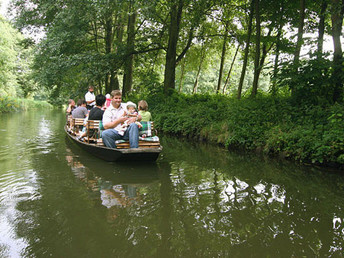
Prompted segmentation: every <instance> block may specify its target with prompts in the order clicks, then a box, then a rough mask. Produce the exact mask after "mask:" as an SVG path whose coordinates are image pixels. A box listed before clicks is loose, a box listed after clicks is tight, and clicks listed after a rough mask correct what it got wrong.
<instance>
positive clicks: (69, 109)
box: [66, 99, 75, 115]
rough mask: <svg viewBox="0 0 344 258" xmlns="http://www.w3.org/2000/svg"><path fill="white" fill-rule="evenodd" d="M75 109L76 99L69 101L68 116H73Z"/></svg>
mask: <svg viewBox="0 0 344 258" xmlns="http://www.w3.org/2000/svg"><path fill="white" fill-rule="evenodd" d="M74 109H75V101H74V99H69V100H68V107H67V109H66V114H67V115H71V114H72V111H73V110H74Z"/></svg>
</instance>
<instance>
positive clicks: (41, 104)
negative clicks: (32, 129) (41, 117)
mask: <svg viewBox="0 0 344 258" xmlns="http://www.w3.org/2000/svg"><path fill="white" fill-rule="evenodd" d="M38 108H53V106H52V105H51V104H49V103H48V102H46V101H35V100H30V99H18V98H13V97H8V96H0V113H9V112H16V111H23V110H29V109H38Z"/></svg>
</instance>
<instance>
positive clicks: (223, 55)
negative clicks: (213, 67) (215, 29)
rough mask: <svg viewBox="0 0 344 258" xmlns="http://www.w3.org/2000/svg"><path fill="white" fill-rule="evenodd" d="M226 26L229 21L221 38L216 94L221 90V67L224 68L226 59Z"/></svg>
mask: <svg viewBox="0 0 344 258" xmlns="http://www.w3.org/2000/svg"><path fill="white" fill-rule="evenodd" d="M228 26H229V21H227V22H226V24H225V27H226V29H225V36H224V38H223V45H222V53H221V62H220V72H219V79H218V82H217V89H216V94H218V93H220V89H221V81H222V73H223V66H224V63H225V58H226V45H227V37H228Z"/></svg>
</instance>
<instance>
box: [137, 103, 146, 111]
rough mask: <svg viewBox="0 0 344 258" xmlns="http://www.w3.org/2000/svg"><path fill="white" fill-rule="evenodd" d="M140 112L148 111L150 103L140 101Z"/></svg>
mask: <svg viewBox="0 0 344 258" xmlns="http://www.w3.org/2000/svg"><path fill="white" fill-rule="evenodd" d="M138 106H139V110H143V111H147V110H148V103H147V101H145V100H140V101H139V103H138Z"/></svg>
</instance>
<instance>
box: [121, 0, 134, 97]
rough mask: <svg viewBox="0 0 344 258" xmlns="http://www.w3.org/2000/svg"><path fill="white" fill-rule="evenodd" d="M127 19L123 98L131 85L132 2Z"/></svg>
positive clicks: (132, 58) (132, 49)
mask: <svg viewBox="0 0 344 258" xmlns="http://www.w3.org/2000/svg"><path fill="white" fill-rule="evenodd" d="M129 13H130V14H129V17H128V32H127V33H128V38H127V51H126V52H127V53H126V57H125V58H126V60H125V63H124V76H123V90H122V95H123V96H124V97H125V96H126V95H128V93H129V92H131V89H132V84H133V63H134V54H133V52H134V47H135V22H136V11H135V10H134V8H133V3H132V1H131V2H130V7H129Z"/></svg>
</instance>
